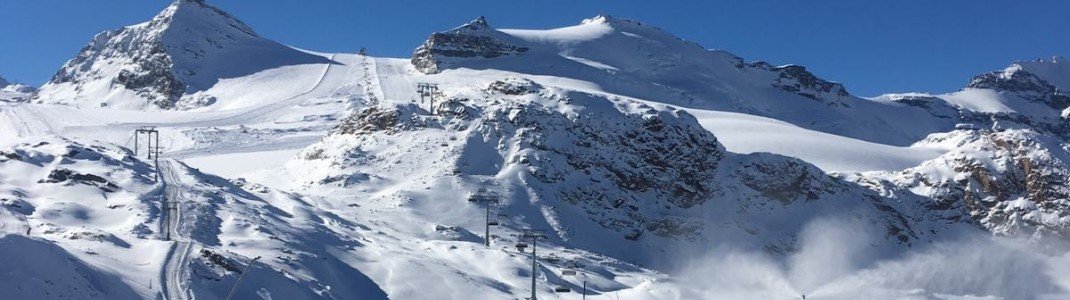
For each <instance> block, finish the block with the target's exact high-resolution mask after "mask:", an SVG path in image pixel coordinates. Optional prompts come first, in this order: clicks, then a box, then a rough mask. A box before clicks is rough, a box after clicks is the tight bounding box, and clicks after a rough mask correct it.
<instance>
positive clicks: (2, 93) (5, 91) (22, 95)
mask: <svg viewBox="0 0 1070 300" xmlns="http://www.w3.org/2000/svg"><path fill="white" fill-rule="evenodd" d="M34 93H37V89H35V88H33V87H30V86H26V85H23V84H17V83H11V82H8V81H7V79H4V77H0V102H24V101H28V100H29V99H30V98H33V95H34Z"/></svg>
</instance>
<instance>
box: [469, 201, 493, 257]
mask: <svg viewBox="0 0 1070 300" xmlns="http://www.w3.org/2000/svg"><path fill="white" fill-rule="evenodd" d="M468 202H475V203H485V205H486V209H487V215H486V219H485V223H484V224H485V225H486V227H485V228H484V231H483V237H484V238H483V244H485V245H486V246H487V247H490V227H491V226H497V225H498V221H491V220H490V206H491V205H492V204H494V203H498V197H497V196H495V195H491V194H489V193H487V191H486V190H484V189H480V190H479V191H478V192H476V194H475V195H472V196H470V197H468Z"/></svg>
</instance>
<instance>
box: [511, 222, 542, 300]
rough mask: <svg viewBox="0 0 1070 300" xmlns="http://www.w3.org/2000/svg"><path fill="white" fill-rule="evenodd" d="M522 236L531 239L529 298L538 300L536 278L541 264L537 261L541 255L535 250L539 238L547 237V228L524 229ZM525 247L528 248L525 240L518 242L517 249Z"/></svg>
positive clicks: (521, 249)
mask: <svg viewBox="0 0 1070 300" xmlns="http://www.w3.org/2000/svg"><path fill="white" fill-rule="evenodd" d="M520 237H521V238H528V239H531V298H528V299H531V300H538V295H537V294H536V293H535V279H536V278H537V277H538V276H537V275H538V272H539V269H538V267H539V264H538V261H537V259H538V257H539V256H538V255H537V254H536V253H535V250H536V249H537V248H538V242H539V239H545V238H546V230H542V229H524V232H523V233H522V234H521V235H520ZM524 248H527V245H526V244H524V243H523V242H520V243H517V244H516V249H517V251H520V252H524Z"/></svg>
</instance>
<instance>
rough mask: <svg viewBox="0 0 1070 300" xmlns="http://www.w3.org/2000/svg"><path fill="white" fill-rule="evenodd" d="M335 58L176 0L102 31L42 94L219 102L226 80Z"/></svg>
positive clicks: (103, 100)
mask: <svg viewBox="0 0 1070 300" xmlns="http://www.w3.org/2000/svg"><path fill="white" fill-rule="evenodd" d="M327 62H329V59H328V58H325V57H322V56H319V55H315V54H311V53H307V52H304V51H301V50H297V49H294V48H291V47H289V46H286V45H282V44H279V43H277V42H274V41H271V40H268V39H265V38H263V37H261V36H259V35H257V34H256V32H255V31H253V29H251V28H249V26H247V25H245V24H244V23H242V22H241V21H239V20H238V19H236V18H234V17H233V16H231V15H230V14H228V13H226V12H224V11H221V10H219V9H218V8H215V7H213V6H210V5H208V4H206V3H205V2H204V1H203V0H180V1H175V2H174V3H173V4H171V5H170V6H169V7H167V8H166V9H164V10H163V11H162V12H160V13H159V14H158V15H156V16H155V17H153V18H152V20H151V21H149V22H145V23H141V24H137V25H132V26H127V27H124V28H120V29H117V30H109V31H105V32H102V33H100V34H97V36H95V37H93V40H92V41H90V42H89V44H88V45H86V46H85V48H82V50H81V52H79V53H78V55H77V56H75V57H74V58H73V59H71V60H70V61H68V62H67V63H66V64H65V65H64V66H63V67H62V68H60V70H59V71H58V72H56V74H55V75H54V76H53V77H52V80H50V81H49V82H48V83H46V84H45V85H44V86H42V87H41V92H40V94H39V95H38V101H39V102H44V103H60V104H69V105H75V106H80V107H105V106H107V107H116V108H128V109H129V108H162V109H173V108H192V107H199V106H206V105H212V104H214V103H215V101H216V100H217V97H218V95H216V94H215V93H213V90H212V88H213V87H215V86H216V85H217V84H219V83H220V81H222V80H225V79H230V78H239V77H246V76H249V75H253V74H255V73H258V72H261V71H265V70H269V69H275V68H280V67H285V66H293V65H302V64H321V63H327Z"/></svg>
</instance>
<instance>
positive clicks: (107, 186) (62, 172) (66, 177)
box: [39, 169, 119, 192]
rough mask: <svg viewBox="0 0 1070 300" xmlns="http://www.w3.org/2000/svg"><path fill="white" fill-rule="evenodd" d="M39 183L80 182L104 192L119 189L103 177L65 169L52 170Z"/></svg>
mask: <svg viewBox="0 0 1070 300" xmlns="http://www.w3.org/2000/svg"><path fill="white" fill-rule="evenodd" d="M39 182H40V183H62V182H71V183H80V184H84V185H88V186H95V187H98V188H100V190H102V191H105V192H115V191H118V190H119V186H117V185H115V184H114V183H111V182H110V181H108V180H107V179H104V178H103V177H100V176H97V175H93V174H81V173H77V172H74V171H71V170H67V169H56V170H52V173H49V174H48V178H46V179H42V180H41V181H39Z"/></svg>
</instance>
